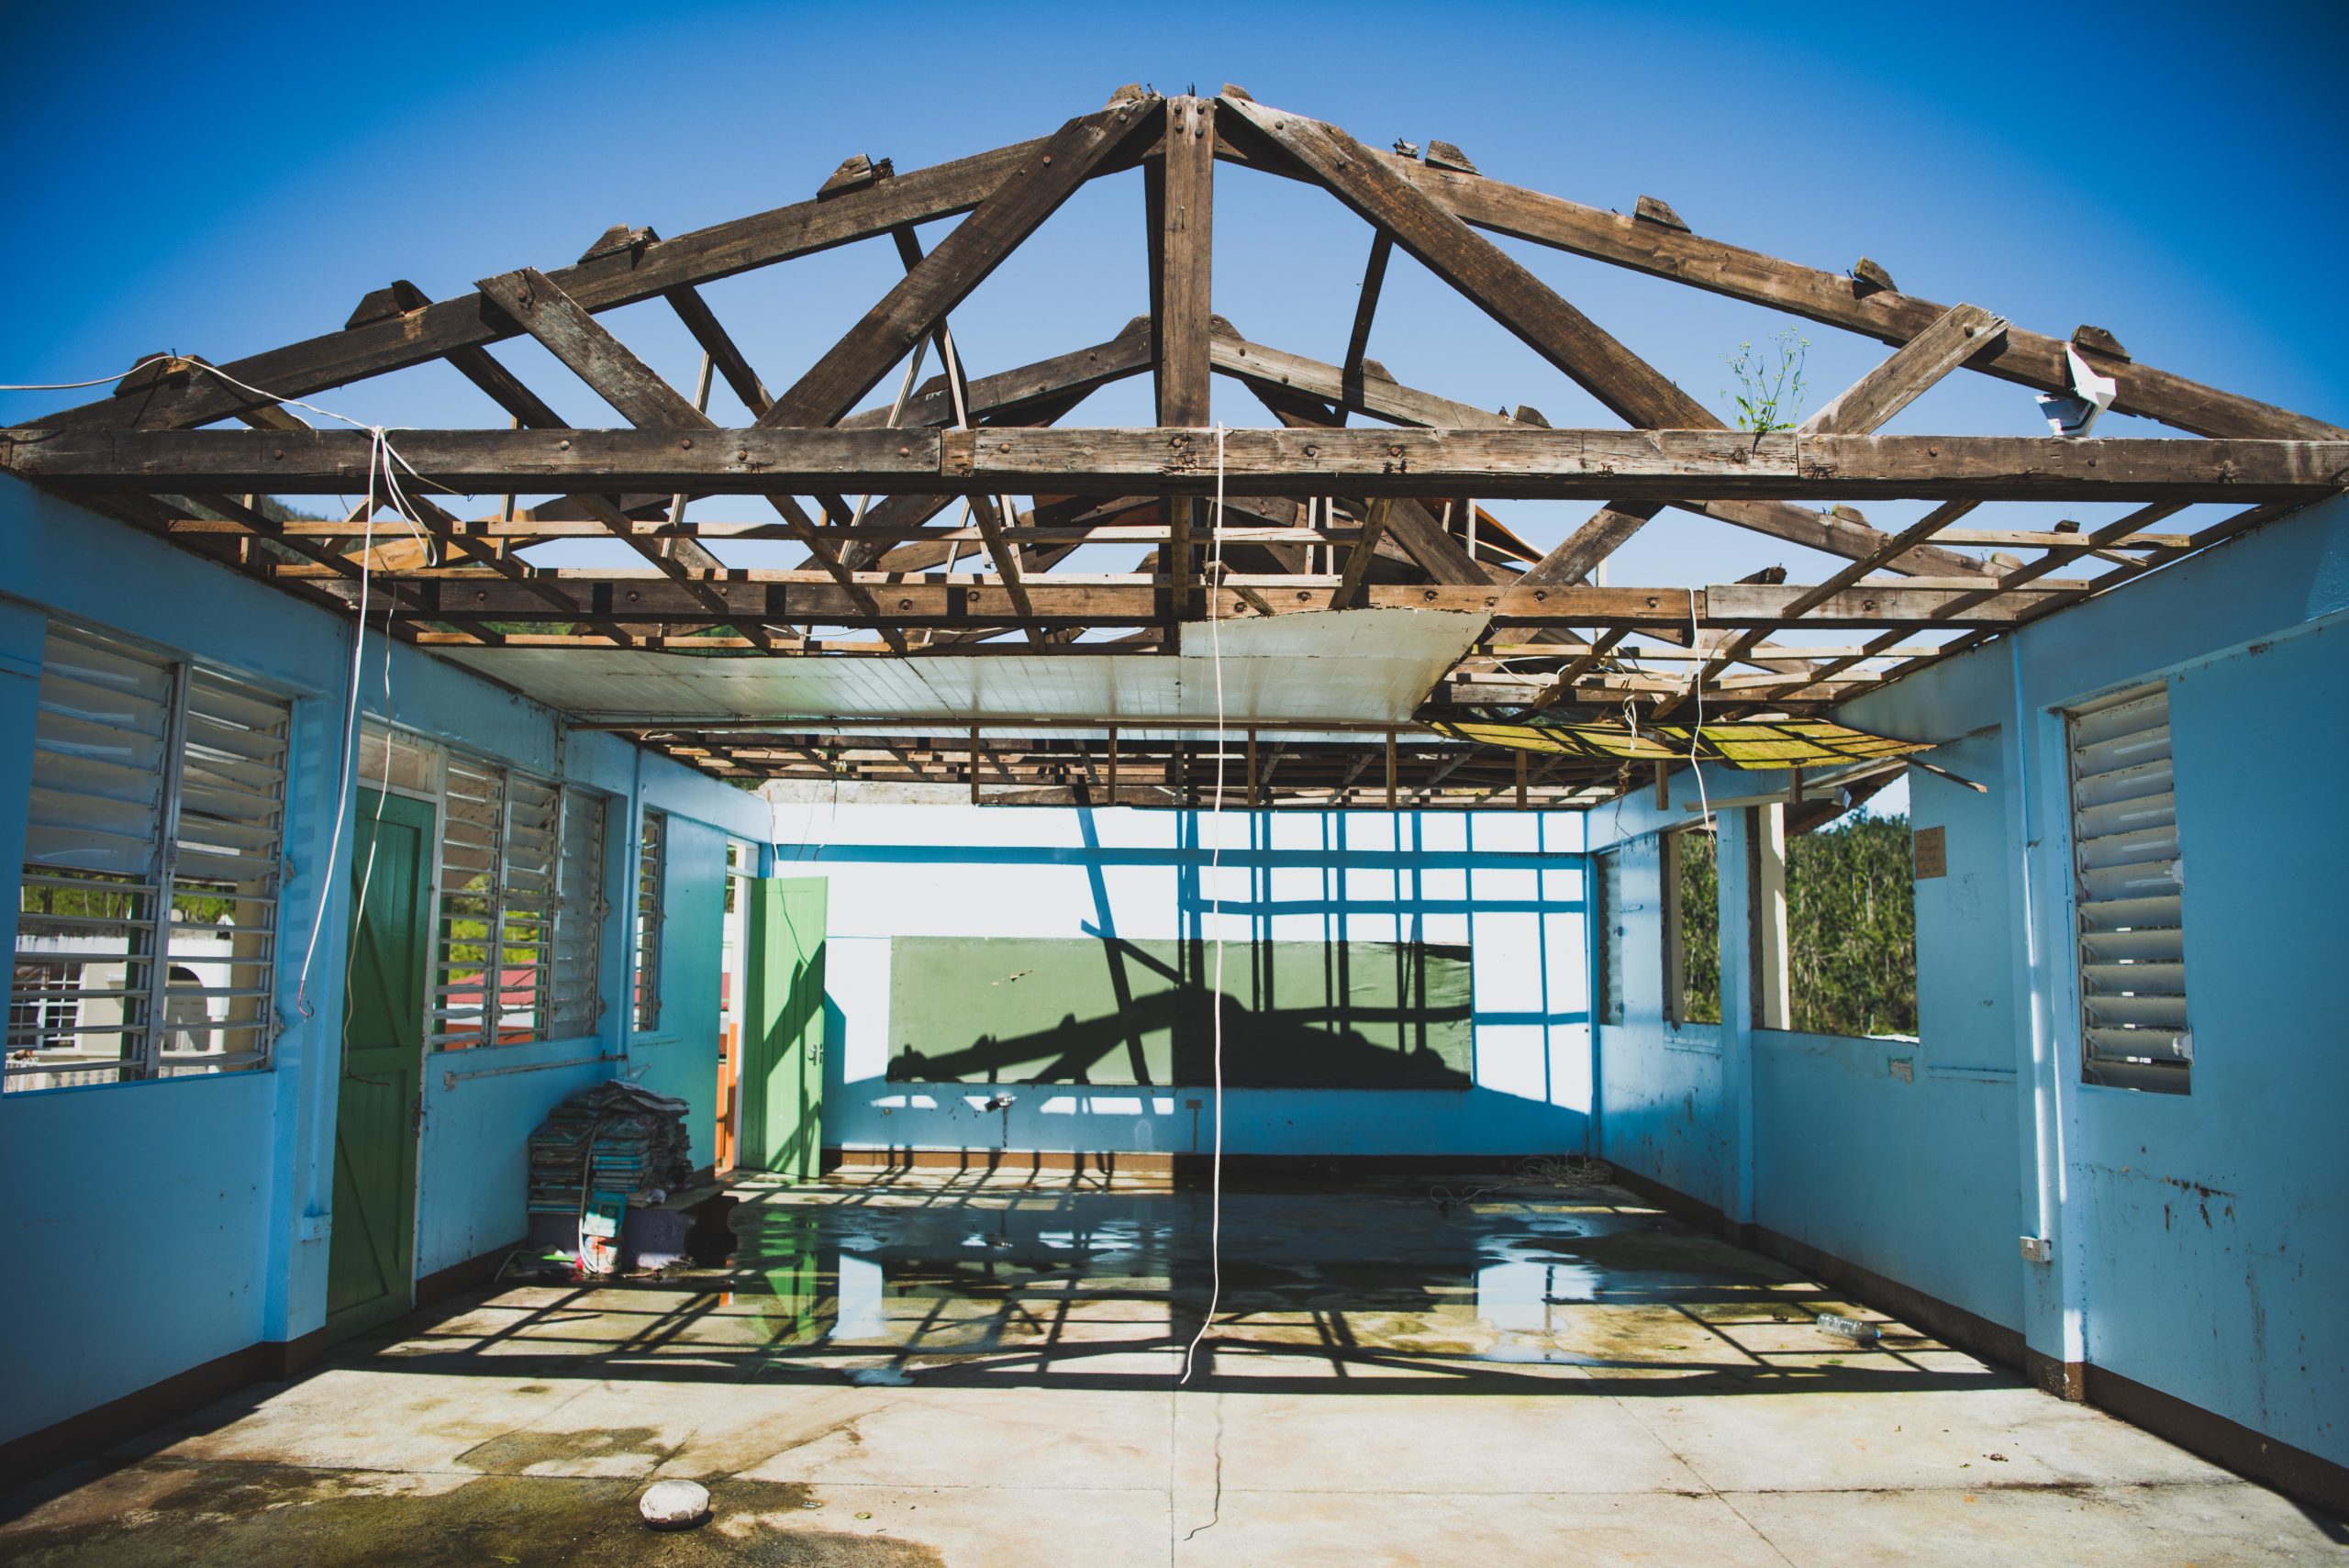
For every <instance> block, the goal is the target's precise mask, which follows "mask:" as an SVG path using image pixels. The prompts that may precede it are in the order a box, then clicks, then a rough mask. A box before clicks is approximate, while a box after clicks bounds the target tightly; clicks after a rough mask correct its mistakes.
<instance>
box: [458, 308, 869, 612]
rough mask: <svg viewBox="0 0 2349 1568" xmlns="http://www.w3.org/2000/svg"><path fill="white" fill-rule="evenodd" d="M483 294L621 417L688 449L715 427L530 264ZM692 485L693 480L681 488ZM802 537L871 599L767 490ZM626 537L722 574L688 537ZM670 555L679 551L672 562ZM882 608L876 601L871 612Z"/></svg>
mask: <svg viewBox="0 0 2349 1568" xmlns="http://www.w3.org/2000/svg"><path fill="white" fill-rule="evenodd" d="M475 286H476V287H478V288H479V289H480V290H481V291H482V295H483V297H484V298H485V299H488V300H490V301H491V302H493V303H494V304H495V305H496V306H497V307H498V308H499V309H501V310H504V311H505V312H506V313H507V315H509V316H511V317H513V318H514V319H515V320H516V321H518V322H519V323H520V324H521V325H522V327H523V328H524V329H525V330H526V331H528V332H529V334H530V335H531V336H532V337H533V338H536V339H538V340H539V341H540V343H541V344H543V345H544V346H545V347H546V349H547V350H548V351H549V352H550V353H551V354H553V355H554V356H555V358H557V359H559V360H561V361H562V362H563V363H564V364H565V365H567V366H568V367H570V369H571V370H572V371H573V373H575V374H576V375H577V376H578V377H579V379H580V380H582V381H584V382H585V383H586V384H588V385H589V386H591V387H593V388H594V389H595V390H596V395H598V396H600V397H602V398H603V399H604V401H606V402H607V403H609V404H610V405H611V406H613V407H614V408H616V409H618V411H619V414H620V417H622V418H625V419H627V420H628V421H629V423H630V424H632V425H635V426H637V427H638V428H640V429H651V430H653V431H656V432H659V433H661V434H662V435H664V436H665V437H666V438H667V439H670V440H671V441H673V442H674V443H677V444H678V445H679V450H690V448H691V446H692V441H693V437H692V436H691V435H690V434H688V435H685V436H683V437H680V436H679V435H678V434H677V432H680V431H685V432H708V431H715V430H716V429H717V428H718V425H717V422H716V421H714V420H713V419H711V418H710V417H709V416H708V415H707V414H705V413H703V412H702V411H701V410H700V409H699V408H696V407H695V406H693V404H691V403H690V402H688V401H686V399H685V395H684V394H682V393H680V392H678V391H677V389H676V388H675V387H673V386H671V385H670V384H668V383H667V382H666V381H664V380H662V378H661V376H660V375H659V374H658V373H655V372H654V371H653V369H652V367H651V366H650V365H648V364H646V363H645V362H644V361H642V360H640V359H638V358H637V357H636V355H635V354H634V353H632V352H630V351H629V348H628V345H627V344H625V343H622V342H621V341H620V340H619V339H618V338H615V337H613V336H612V335H611V333H610V332H609V331H607V330H606V329H605V327H604V324H603V323H602V322H600V321H597V320H596V318H595V317H593V316H591V315H589V314H588V312H587V310H586V309H585V307H584V306H581V305H580V304H579V303H578V302H577V301H576V300H574V299H573V298H571V296H570V295H566V294H564V293H563V292H562V288H561V287H560V286H559V285H557V284H555V282H554V281H553V280H552V279H551V278H549V277H548V276H547V275H546V274H545V273H543V272H540V271H538V269H536V268H535V267H525V268H523V269H521V270H520V271H519V272H507V273H503V274H501V275H499V276H497V277H495V278H484V279H482V280H481V281H480V283H479V284H476V285H475ZM681 488H692V487H681ZM765 498H766V500H767V502H768V504H769V505H771V506H774V509H775V510H776V512H777V513H779V514H780V515H781V516H782V517H783V520H784V524H785V527H787V528H790V529H791V531H792V532H793V534H795V535H796V537H797V538H798V539H799V541H800V542H801V543H802V544H804V545H806V546H807V550H808V552H809V553H810V554H811V555H813V556H814V557H815V559H816V561H817V563H818V565H820V566H822V567H823V568H824V569H825V570H826V571H827V572H829V573H831V574H832V575H833V577H834V578H835V579H836V580H837V581H838V582H839V583H840V584H841V586H842V587H843V588H845V589H847V590H848V593H849V597H850V598H851V600H852V601H853V602H856V603H858V604H859V605H864V604H869V603H871V597H872V596H871V595H870V594H868V593H866V591H865V590H864V589H863V587H861V586H860V585H858V584H856V582H855V581H854V579H853V578H852V575H851V574H850V573H849V571H848V569H847V568H846V567H845V566H843V565H841V561H840V558H839V556H838V555H836V554H835V553H834V552H833V550H832V548H831V543H830V541H829V540H828V539H824V538H823V537H822V536H821V534H820V532H819V531H818V528H817V527H816V524H815V522H814V520H813V519H812V518H810V517H808V516H807V513H806V512H805V511H804V510H803V509H802V508H801V507H800V506H799V504H798V502H796V500H794V499H792V498H791V497H790V496H789V495H783V494H780V493H768V494H767V495H766V496H765ZM624 537H629V541H630V543H631V544H634V545H636V546H637V547H638V549H639V551H640V553H643V554H645V555H646V556H647V557H648V559H650V560H651V561H652V562H653V563H654V564H655V565H656V566H659V567H661V568H662V570H663V571H664V572H672V574H673V575H678V580H679V581H681V582H685V583H688V584H694V583H695V582H696V580H695V579H694V578H692V577H689V576H685V575H680V574H679V573H683V571H684V570H685V568H687V567H690V568H692V569H693V570H694V571H695V572H696V573H701V574H704V575H707V574H708V573H722V572H723V571H724V570H725V566H724V563H723V562H719V561H718V558H717V557H716V556H714V555H711V554H710V553H709V551H708V550H706V549H704V548H703V547H702V546H701V545H699V544H698V543H696V542H695V541H693V540H691V539H682V538H681V539H674V540H673V541H669V543H670V545H671V550H669V551H667V552H664V551H663V550H662V546H661V545H659V544H656V543H654V542H652V541H647V540H639V539H634V538H633V537H632V536H626V535H624ZM672 554H674V556H675V557H678V558H680V559H679V560H674V561H673V560H672V559H671V556H672ZM705 596H706V597H707V599H708V602H709V603H711V604H712V606H713V607H721V608H722V606H720V604H719V601H718V600H717V599H716V598H715V597H714V596H711V595H705ZM868 613H870V614H874V615H877V614H878V613H879V611H878V608H877V606H876V607H875V608H874V609H873V610H871V611H869V612H868ZM741 629H742V631H743V632H744V634H745V635H746V636H748V637H749V638H750V639H751V640H752V641H754V642H759V643H761V644H762V645H764V644H765V643H766V642H768V641H769V640H771V638H770V635H769V634H768V633H767V632H766V631H764V630H763V628H758V627H756V626H754V625H751V624H742V626H741Z"/></svg>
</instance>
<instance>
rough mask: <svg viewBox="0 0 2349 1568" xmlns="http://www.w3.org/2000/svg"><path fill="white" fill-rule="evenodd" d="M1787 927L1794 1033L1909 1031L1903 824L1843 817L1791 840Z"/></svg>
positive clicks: (1911, 919) (1910, 946) (1913, 1007)
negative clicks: (1836, 821)
mask: <svg viewBox="0 0 2349 1568" xmlns="http://www.w3.org/2000/svg"><path fill="white" fill-rule="evenodd" d="M1708 863H1709V862H1708ZM1684 885H1685V881H1684ZM1787 928H1788V931H1787V936H1788V940H1787V956H1788V961H1789V964H1790V966H1791V968H1792V970H1793V974H1792V982H1793V983H1792V986H1791V993H1792V994H1791V996H1790V997H1789V1000H1790V1002H1791V1004H1792V1008H1793V1015H1794V1016H1793V1020H1792V1021H1793V1023H1794V1027H1795V1028H1796V1029H1799V1030H1801V1031H1802V1032H1804V1033H1806V1034H1833V1035H1849V1036H1855V1037H1856V1036H1866V1035H1882V1034H1904V1035H1913V1034H1915V1033H1916V1032H1917V899H1916V882H1915V865H1914V862H1912V861H1911V860H1910V858H1909V818H1908V817H1905V816H1904V817H1848V818H1846V819H1844V820H1842V821H1841V822H1839V823H1836V824H1835V825H1833V826H1831V827H1827V828H1818V829H1816V830H1814V831H1812V832H1809V833H1805V834H1803V835H1802V836H1800V837H1799V838H1797V839H1794V840H1790V841H1789V842H1788V843H1787Z"/></svg>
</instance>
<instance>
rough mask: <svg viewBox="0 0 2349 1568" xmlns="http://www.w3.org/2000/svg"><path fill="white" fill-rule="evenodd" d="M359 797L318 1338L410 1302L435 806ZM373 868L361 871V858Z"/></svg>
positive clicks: (391, 1313) (342, 1333)
mask: <svg viewBox="0 0 2349 1568" xmlns="http://www.w3.org/2000/svg"><path fill="white" fill-rule="evenodd" d="M380 804H381V808H382V817H381V819H380V821H379V820H378V817H377V806H378V797H377V795H376V794H375V792H374V791H373V790H361V791H360V792H359V801H358V823H357V833H356V834H355V841H354V843H353V845H352V850H351V888H352V890H353V893H352V896H353V899H354V901H355V900H356V899H357V897H358V890H359V887H360V884H361V883H362V881H363V882H364V883H365V884H366V890H365V904H364V906H361V907H354V909H353V910H352V915H351V962H350V967H349V971H348V973H347V976H346V979H345V981H344V988H345V996H344V1000H343V1019H344V1024H343V1056H342V1083H341V1097H340V1101H339V1103H338V1105H337V1106H336V1109H335V1122H334V1222H333V1232H332V1239H331V1240H330V1241H329V1242H328V1251H327V1338H328V1339H329V1340H343V1339H348V1338H350V1337H351V1335H353V1334H360V1333H364V1332H365V1331H366V1330H368V1329H372V1328H374V1327H375V1326H376V1325H378V1324H381V1323H386V1322H389V1321H390V1320H391V1319H393V1318H396V1317H398V1316H399V1315H400V1314H401V1313H403V1312H406V1310H407V1309H408V1307H409V1305H410V1304H411V1303H412V1302H413V1301H414V1299H415V1278H416V1146H417V1119H418V1110H419V1107H420V1105H421V1100H420V1096H421V1095H422V1094H423V1076H424V997H425V993H426V991H427V989H428V987H427V984H426V981H427V973H426V965H427V964H428V963H429V962H430V953H431V935H432V931H431V921H432V900H431V892H432V807H431V806H428V805H426V804H424V803H423V802H421V801H415V800H406V799H403V798H401V797H400V796H398V795H391V796H387V797H383V798H382V800H381V802H380ZM371 849H372V851H373V867H372V869H371V867H370V865H369V851H370V850H371Z"/></svg>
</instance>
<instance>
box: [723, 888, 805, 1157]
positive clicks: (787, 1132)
mask: <svg viewBox="0 0 2349 1568" xmlns="http://www.w3.org/2000/svg"><path fill="white" fill-rule="evenodd" d="M750 885H751V888H752V890H753V891H752V893H751V930H750V949H751V954H750V968H749V972H748V973H747V974H746V975H745V976H744V979H745V981H746V982H747V984H746V990H747V993H748V994H747V996H746V998H745V1005H744V1007H743V1019H742V1030H743V1049H742V1163H743V1164H745V1165H747V1166H749V1167H750V1168H751V1169H752V1170H754V1171H773V1172H774V1173H776V1174H778V1175H785V1176H790V1177H793V1178H795V1179H798V1180H805V1179H807V1178H808V1177H811V1176H814V1175H816V1174H817V1173H818V1172H819V1171H820V1169H821V1167H822V1160H823V1140H824V1127H823V1102H824V889H825V883H824V881H823V879H822V878H820V877H815V878H789V879H786V878H783V877H761V878H760V879H759V880H758V881H756V882H753V883H751V884H750Z"/></svg>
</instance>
